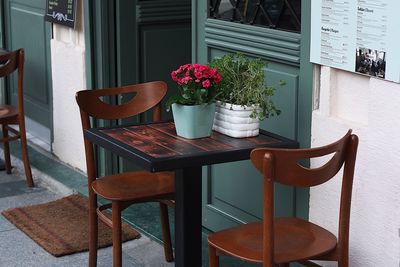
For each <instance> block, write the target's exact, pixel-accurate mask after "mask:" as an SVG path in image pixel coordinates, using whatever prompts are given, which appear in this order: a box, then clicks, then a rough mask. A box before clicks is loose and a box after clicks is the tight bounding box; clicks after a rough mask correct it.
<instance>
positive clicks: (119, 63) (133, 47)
mask: <svg viewBox="0 0 400 267" xmlns="http://www.w3.org/2000/svg"><path fill="white" fill-rule="evenodd" d="M84 4H85V10H86V12H87V13H86V16H87V17H86V21H85V22H86V25H87V26H86V27H87V28H86V31H87V32H90V35H89V36H88V37H89V40H88V42H87V44H88V47H90V50H91V52H92V53H91V57H92V58H90V59H89V60H88V61H89V62H93V65H89V66H88V69H90V71H91V73H92V74H93V75H92V76H90V77H89V79H88V80H90V81H91V83H90V84H89V87H92V88H94V89H95V88H105V87H114V86H122V85H127V84H134V83H141V82H147V81H154V80H163V81H166V82H167V83H168V86H169V93H168V94H169V95H170V94H172V93H173V92H174V91H175V90H176V89H175V87H176V86H175V85H174V83H173V82H172V79H171V78H170V73H171V72H172V71H173V70H174V69H176V68H178V67H179V66H180V65H182V64H185V63H188V62H190V61H191V57H192V55H191V53H192V51H191V47H192V43H191V31H192V27H191V25H192V23H191V0H153V1H138V0H114V1H97V0H88V1H87V2H85V3H84ZM88 50H89V49H88ZM131 97H132V96H130V95H124V96H122V97H120V98H119V99H114V100H113V101H119V102H124V101H127V100H129V99H130V98H131ZM167 97H168V96H167ZM164 107H165V106H163V109H162V118H163V119H168V118H171V117H172V114H171V113H167V112H166V110H165V108H164ZM148 115H149V114H145V116H140V117H136V118H132V119H130V122H133V123H135V122H140V121H147V120H149V119H150V116H148ZM124 123H128V122H127V121H124ZM100 158H101V159H102V160H101V161H102V164H101V173H108V172H115V171H117V170H131V169H137V166H134V165H133V164H132V163H131V162H129V161H126V160H116V159H115V158H113V157H112V156H111V155H107V154H106V153H103V154H101V155H100Z"/></svg>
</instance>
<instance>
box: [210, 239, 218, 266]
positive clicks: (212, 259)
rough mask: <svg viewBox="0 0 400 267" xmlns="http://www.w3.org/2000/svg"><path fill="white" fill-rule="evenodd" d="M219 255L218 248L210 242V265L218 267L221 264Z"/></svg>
mask: <svg viewBox="0 0 400 267" xmlns="http://www.w3.org/2000/svg"><path fill="white" fill-rule="evenodd" d="M218 258H219V257H218V255H217V250H216V248H215V247H213V246H211V245H210V244H208V260H209V263H210V265H209V267H218V266H219V259H218Z"/></svg>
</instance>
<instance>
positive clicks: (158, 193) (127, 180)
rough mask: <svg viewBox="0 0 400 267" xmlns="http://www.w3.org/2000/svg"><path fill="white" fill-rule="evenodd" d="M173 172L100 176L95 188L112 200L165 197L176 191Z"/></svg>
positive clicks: (93, 184)
mask: <svg viewBox="0 0 400 267" xmlns="http://www.w3.org/2000/svg"><path fill="white" fill-rule="evenodd" d="M174 177H175V176H174V173H173V172H159V173H150V172H144V171H140V172H126V173H121V174H115V175H110V176H105V177H102V178H99V179H97V180H95V181H93V182H92V188H93V190H94V191H95V192H96V193H97V194H98V195H100V196H102V197H103V198H105V199H108V200H111V201H135V200H146V199H156V198H163V197H165V196H167V195H170V194H173V193H174V191H175V180H174V179H175V178H174Z"/></svg>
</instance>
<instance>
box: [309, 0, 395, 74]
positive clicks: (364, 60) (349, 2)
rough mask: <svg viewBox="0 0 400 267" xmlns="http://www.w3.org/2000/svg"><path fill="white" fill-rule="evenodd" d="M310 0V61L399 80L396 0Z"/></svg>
mask: <svg viewBox="0 0 400 267" xmlns="http://www.w3.org/2000/svg"><path fill="white" fill-rule="evenodd" d="M311 2H312V5H311V62H314V63H317V64H321V65H326V66H330V67H335V68H339V69H344V70H347V71H353V72H356V73H362V74H366V75H370V76H375V77H378V78H381V79H386V80H390V81H395V82H400V49H399V48H398V47H399V46H400V34H399V30H400V18H399V15H398V11H399V10H400V1H399V0H311Z"/></svg>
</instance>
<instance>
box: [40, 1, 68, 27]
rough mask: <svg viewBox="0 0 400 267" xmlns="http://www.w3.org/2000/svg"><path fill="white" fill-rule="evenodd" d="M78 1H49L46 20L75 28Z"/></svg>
mask: <svg viewBox="0 0 400 267" xmlns="http://www.w3.org/2000/svg"><path fill="white" fill-rule="evenodd" d="M75 16H76V0H47V6H46V16H45V18H46V20H47V21H50V22H53V23H58V24H62V25H65V26H68V27H71V28H74V27H75Z"/></svg>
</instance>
